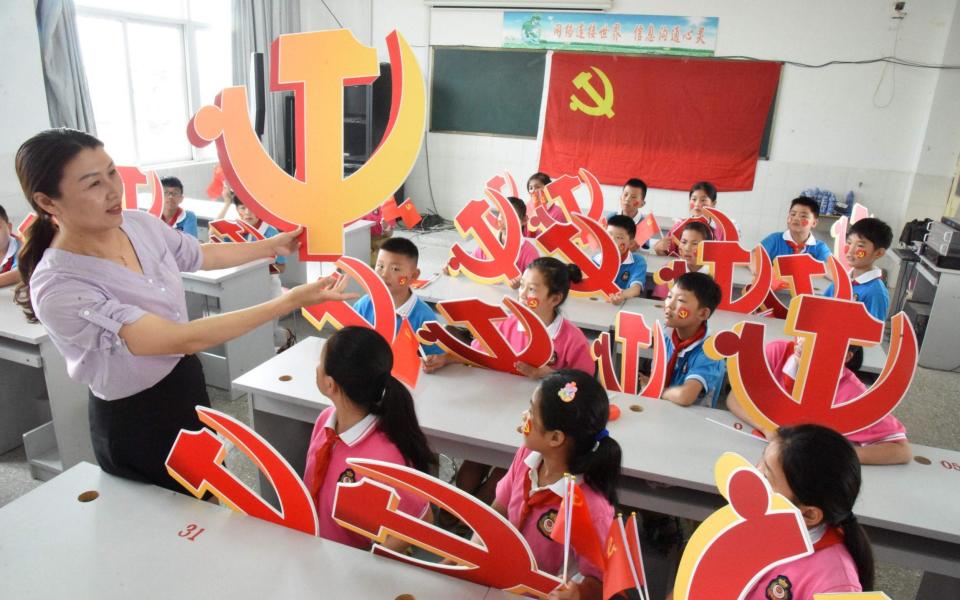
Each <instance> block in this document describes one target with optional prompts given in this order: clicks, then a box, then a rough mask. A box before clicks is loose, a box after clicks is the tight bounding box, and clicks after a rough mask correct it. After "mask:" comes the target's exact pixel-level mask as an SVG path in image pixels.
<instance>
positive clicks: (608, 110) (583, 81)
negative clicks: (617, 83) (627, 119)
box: [570, 67, 614, 119]
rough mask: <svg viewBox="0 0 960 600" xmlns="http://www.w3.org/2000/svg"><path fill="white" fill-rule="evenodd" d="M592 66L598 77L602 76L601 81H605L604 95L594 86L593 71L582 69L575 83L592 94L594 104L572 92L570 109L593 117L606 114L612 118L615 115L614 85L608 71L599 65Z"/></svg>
mask: <svg viewBox="0 0 960 600" xmlns="http://www.w3.org/2000/svg"><path fill="white" fill-rule="evenodd" d="M590 68H591V69H592V70H593V72H594V73H596V74H597V77H598V78H600V82H601V83H603V95H602V96H601V95H600V92H598V91H597V88H595V87H593V83H592V82H591V81H590V79H591V78H592V77H593V76H592V75H591V73H590V72H589V71H581V72H580V73H579V74H578V75H577V76H576V77H574V78H573V85H574V86H575V87H576V88H577V89H580V90H583V91H585V92H586V93H587V95H588V96H590V99H591V100H593V106H589V105H587V104H585V103H584V102H583V101H582V100H581V99H580V98H578V97H577V95H576V94H570V110H572V111H578V110H579V111H581V112H583V113H586V114H588V115H590V116H593V117H599V116H600V115H606V116H607V118H608V119H612V118H613V115H614V112H613V86H612V85H611V84H610V79H609V78H608V77H607V74H606V73H604V72H603V71H601V70H600V69H598V68H597V67H590Z"/></svg>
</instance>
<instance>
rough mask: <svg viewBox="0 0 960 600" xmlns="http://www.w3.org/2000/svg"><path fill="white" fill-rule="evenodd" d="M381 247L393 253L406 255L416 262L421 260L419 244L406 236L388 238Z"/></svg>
mask: <svg viewBox="0 0 960 600" xmlns="http://www.w3.org/2000/svg"><path fill="white" fill-rule="evenodd" d="M380 249H381V250H383V251H384V252H389V253H391V254H399V255H401V256H406V257H407V258H409V259H411V260H412V261H413V263H414V264H417V262H418V261H419V260H420V251H419V250H417V245H416V244H414V243H413V242H411V241H410V240H408V239H407V238H405V237H392V238H387V240H386V241H385V242H383V243H382V244H380Z"/></svg>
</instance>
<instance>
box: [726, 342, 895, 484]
mask: <svg viewBox="0 0 960 600" xmlns="http://www.w3.org/2000/svg"><path fill="white" fill-rule="evenodd" d="M764 353H765V354H766V357H767V364H768V365H770V371H771V372H772V373H774V374H775V375H776V376H777V377H778V378H779V380H780V383H781V385H783V387H784V389H786V390H787V392H789V393H793V385H794V383H795V380H796V376H797V370H798V368H799V366H800V357H801V355H802V353H803V338H801V337H798V338H796V340H794V341H792V342H791V341H789V340H774V341H772V342H770V343H769V344H767V345H766V346H765V348H764ZM862 362H863V348H861V347H859V346H850V349H849V351H848V352H847V360H846V363H847V364H846V366H845V367H844V368H843V372H842V373H841V374H840V382H839V384H838V386H837V395H836V397H835V398H834V400H833V403H834V404H844V403H846V402H849V401H851V400H853V399H854V398H856V397H857V396H859V395H861V394H863V393H864V392H865V391H867V386H865V385H864V384H863V382H861V381H860V380H859V379H857V376H856V375H855V374H854V371H856V370H857V369H858V368H859V367H860V364H861V363H862ZM727 408H728V409H729V410H730V412H732V413H733V414H735V415H737V417H739V418H741V419H743V420H744V421H746V422H747V423H750V424H751V425H753V426H756V423H753V422H752V421H751V419H750V418H749V417H748V416H747V413H746V411H744V409H743V406H742V405H741V404H740V401H739V400H738V399H737V397H736V396H735V395H734V394H733V393H731V394H730V395H728V396H727ZM847 439H848V440H850V442H851V443H852V444H853V447H854V449H855V450H856V451H857V457H859V459H860V463H861V464H864V465H899V464H905V463H908V462H910V459H911V458H913V453H912V452H911V451H910V444H909V443H908V442H907V430H906V428H905V427H904V426H903V423H901V422H900V421H899V420H898V419H897V418H896V417H895V416H893V414H889V415H887V416H885V417H884V418H883V419H881V420H880V421H879V422H877V423H875V424H873V425H871V426H870V427H867V428H866V429H864V430H862V431H858V432H856V433H851V434H850V435H848V436H847Z"/></svg>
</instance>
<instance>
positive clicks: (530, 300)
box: [525, 296, 540, 308]
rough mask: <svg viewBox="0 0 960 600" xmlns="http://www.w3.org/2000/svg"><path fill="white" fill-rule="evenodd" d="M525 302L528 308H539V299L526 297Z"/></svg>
mask: <svg viewBox="0 0 960 600" xmlns="http://www.w3.org/2000/svg"><path fill="white" fill-rule="evenodd" d="M525 302H526V304H527V306H529V307H530V308H536V307H538V306H540V299H539V298H537V297H536V296H528V297H527V299H526V301H525Z"/></svg>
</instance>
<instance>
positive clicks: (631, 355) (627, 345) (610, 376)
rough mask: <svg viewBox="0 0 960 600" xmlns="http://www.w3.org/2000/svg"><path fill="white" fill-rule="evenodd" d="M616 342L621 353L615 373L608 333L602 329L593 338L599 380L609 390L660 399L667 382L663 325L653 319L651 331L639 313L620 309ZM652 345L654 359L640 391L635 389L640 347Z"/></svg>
mask: <svg viewBox="0 0 960 600" xmlns="http://www.w3.org/2000/svg"><path fill="white" fill-rule="evenodd" d="M615 332H616V341H617V342H619V343H620V347H621V349H622V352H623V356H622V360H621V362H620V373H619V376H618V375H617V372H616V369H615V367H614V365H615V364H616V363H615V361H614V357H613V347H612V344H611V341H610V333H609V332H607V331H604V332H603V333H601V334H600V336H599V337H598V338H597V339H596V340H594V341H593V344H592V345H591V346H590V354H591V355H592V356H593V360H594V361H596V362H597V367H598V369H597V373H598V377H599V379H600V383H601V384H602V385H603V387H604V388H606V389H607V390H609V391H611V392H623V393H625V394H638V393H639V395H641V396H644V397H646V398H659V397H660V396H661V395H663V389H664V387H666V383H667V356H666V348H665V342H664V337H663V326H662V325H661V324H660V321H654V323H653V330H652V331H651V329H650V328H649V327H647V324H646V322H644V320H643V316H642V315H638V314H636V313H631V312H626V311H620V312H618V313H617V319H616V325H615ZM651 345H652V346H653V361H652V365H651V367H650V380H649V381H648V382H647V385H645V386H644V388H643V390H640V391H639V392H638V379H639V374H640V349H641V348H649V347H651Z"/></svg>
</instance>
